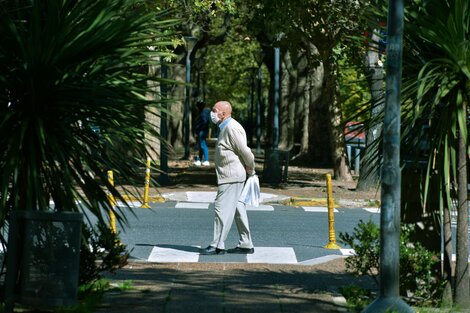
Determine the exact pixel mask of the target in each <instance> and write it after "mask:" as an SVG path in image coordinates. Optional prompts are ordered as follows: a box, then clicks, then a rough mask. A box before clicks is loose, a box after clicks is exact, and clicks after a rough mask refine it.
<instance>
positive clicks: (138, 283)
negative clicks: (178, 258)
mask: <svg viewBox="0 0 470 313" xmlns="http://www.w3.org/2000/svg"><path fill="white" fill-rule="evenodd" d="M344 268H345V267H344V259H337V260H333V261H330V262H326V263H323V264H317V265H315V266H298V265H268V264H239V263H204V264H201V263H171V264H156V263H153V264H152V263H150V264H149V263H130V264H129V265H128V266H126V267H125V268H123V269H121V270H120V271H118V273H117V274H116V275H112V276H109V277H108V278H109V279H110V280H111V281H112V284H113V285H115V286H118V285H119V284H120V283H121V284H122V283H123V282H124V281H127V282H131V284H132V288H131V289H130V290H119V289H118V288H116V289H115V290H113V291H111V292H108V293H106V295H105V298H104V301H103V304H102V305H101V306H100V307H99V308H98V309H97V310H96V311H95V312H96V313H105V312H106V313H129V312H132V313H154V312H169V313H192V312H195V313H199V312H207V313H212V312H214V313H215V312H217V313H219V312H224V313H230V312H242V313H244V312H253V313H255V312H256V313H275V312H283V313H286V312H292V313H303V312H305V313H307V312H315V313H323V312H325V313H326V312H348V309H347V307H346V303H345V300H344V298H343V297H342V296H341V294H340V287H341V286H347V285H349V284H355V285H362V286H369V287H370V285H371V284H372V282H371V281H367V280H360V279H358V278H355V277H353V276H351V275H349V274H347V273H346V272H345V271H344ZM372 287H373V286H372Z"/></svg>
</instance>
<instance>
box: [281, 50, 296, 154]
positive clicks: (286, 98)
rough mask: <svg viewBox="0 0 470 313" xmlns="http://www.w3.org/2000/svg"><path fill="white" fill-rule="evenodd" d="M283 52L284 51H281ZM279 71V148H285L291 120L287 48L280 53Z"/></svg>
mask: <svg viewBox="0 0 470 313" xmlns="http://www.w3.org/2000/svg"><path fill="white" fill-rule="evenodd" d="M283 52H284V51H283ZM281 68H282V69H281V73H282V76H281V78H280V83H281V86H280V89H281V95H280V98H279V99H280V102H279V149H281V150H286V149H288V145H289V136H290V134H289V131H290V125H291V122H292V119H291V116H290V114H289V112H290V107H291V106H292V103H291V102H290V98H291V96H292V95H291V94H292V89H291V80H292V76H291V74H292V71H293V69H292V62H291V57H290V52H289V50H286V51H285V52H284V53H283V54H282V55H281Z"/></svg>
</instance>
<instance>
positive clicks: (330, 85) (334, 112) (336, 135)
mask: <svg viewBox="0 0 470 313" xmlns="http://www.w3.org/2000/svg"><path fill="white" fill-rule="evenodd" d="M323 60H324V64H325V83H324V97H323V102H324V106H325V107H328V108H329V110H328V113H329V114H328V117H329V120H328V126H329V129H328V130H329V133H330V146H331V158H332V160H333V174H334V178H335V179H336V180H341V181H352V180H353V178H352V175H351V172H350V170H349V166H348V162H347V154H346V143H345V141H344V134H343V124H342V122H341V117H342V116H341V105H340V102H339V86H338V79H337V73H338V66H337V64H336V61H334V60H333V58H332V56H329V55H328V56H327V57H324V58H323Z"/></svg>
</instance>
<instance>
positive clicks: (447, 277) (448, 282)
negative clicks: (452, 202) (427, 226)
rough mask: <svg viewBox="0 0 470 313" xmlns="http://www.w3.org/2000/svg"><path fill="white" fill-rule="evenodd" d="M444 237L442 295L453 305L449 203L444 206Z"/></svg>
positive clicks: (444, 300) (445, 301)
mask: <svg viewBox="0 0 470 313" xmlns="http://www.w3.org/2000/svg"><path fill="white" fill-rule="evenodd" d="M442 210H443V212H442V213H443V225H442V229H443V237H444V262H443V264H442V278H443V280H444V281H445V286H444V291H443V294H442V301H443V302H444V303H445V304H447V305H451V304H452V290H453V289H454V284H453V280H452V278H453V277H454V274H453V271H452V252H453V248H452V228H451V226H452V225H451V222H452V220H451V217H450V207H449V205H448V204H447V201H445V203H444V204H443V208H442Z"/></svg>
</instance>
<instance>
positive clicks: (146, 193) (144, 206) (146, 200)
mask: <svg viewBox="0 0 470 313" xmlns="http://www.w3.org/2000/svg"><path fill="white" fill-rule="evenodd" d="M151 162H152V161H151V160H150V158H147V164H146V168H145V182H144V200H143V202H142V205H141V206H140V208H142V209H150V205H149V189H150V164H151Z"/></svg>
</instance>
